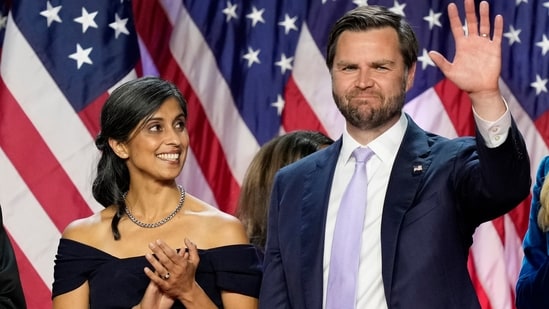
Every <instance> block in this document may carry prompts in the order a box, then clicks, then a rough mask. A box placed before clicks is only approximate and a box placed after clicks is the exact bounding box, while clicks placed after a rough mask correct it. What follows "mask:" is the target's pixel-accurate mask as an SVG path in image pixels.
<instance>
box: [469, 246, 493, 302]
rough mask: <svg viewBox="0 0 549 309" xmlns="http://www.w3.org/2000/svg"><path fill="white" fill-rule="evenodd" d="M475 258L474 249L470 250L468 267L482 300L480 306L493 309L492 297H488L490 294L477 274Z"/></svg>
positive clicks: (478, 295)
mask: <svg viewBox="0 0 549 309" xmlns="http://www.w3.org/2000/svg"><path fill="white" fill-rule="evenodd" d="M474 260H475V257H474V255H473V251H469V259H468V261H467V268H468V269H469V275H470V276H471V281H473V286H474V288H475V291H476V292H477V297H478V300H479V302H480V307H481V308H482V309H492V305H491V304H490V299H489V298H488V294H486V291H485V290H484V287H483V286H482V282H480V280H479V278H478V276H477V271H476V269H475V264H474Z"/></svg>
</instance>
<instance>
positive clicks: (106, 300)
mask: <svg viewBox="0 0 549 309" xmlns="http://www.w3.org/2000/svg"><path fill="white" fill-rule="evenodd" d="M95 143H96V145H97V148H98V149H99V150H100V151H101V158H100V160H99V163H98V166H97V177H96V178H95V181H94V183H93V188H92V189H93V195H94V197H95V199H96V200H97V201H99V203H100V204H102V205H103V206H105V209H104V210H102V211H100V212H99V213H96V214H94V215H92V216H90V217H88V218H84V219H79V220H76V221H74V222H72V223H71V224H70V225H69V226H68V227H67V228H66V229H65V231H64V232H63V236H62V238H61V240H60V243H59V247H58V251H57V255H56V260H55V269H54V283H53V289H52V297H53V307H54V308H56V309H59V308H70V309H79V308H92V309H93V308H141V309H148V308H155V309H161V308H189V309H190V308H201V309H204V308H221V307H222V308H239V309H240V308H257V304H258V300H257V297H258V295H259V288H260V282H261V274H262V269H261V261H260V256H261V255H260V254H261V253H260V252H259V251H258V250H257V249H256V248H255V247H254V246H253V245H251V244H250V243H249V240H248V237H247V236H246V231H245V230H244V227H243V225H242V224H241V223H240V221H239V220H238V219H236V218H235V217H233V216H230V215H229V214H226V213H223V212H222V211H221V210H219V209H217V208H215V207H213V206H210V205H208V204H206V203H205V202H203V201H201V200H199V199H198V198H196V197H194V196H192V195H190V194H189V193H187V192H186V191H185V189H184V188H183V187H182V186H180V185H178V184H177V183H176V177H177V176H178V175H179V173H180V172H181V169H182V168H183V166H184V163H185V159H186V156H187V151H188V146H189V135H188V132H187V103H186V101H185V99H184V98H183V96H182V95H181V93H180V91H179V90H178V89H177V88H176V87H175V85H173V84H171V83H169V82H167V81H164V80H162V79H159V78H156V77H143V78H139V79H135V80H132V81H129V82H126V83H124V84H123V85H121V86H120V87H118V88H117V89H116V90H114V91H113V92H112V94H111V95H110V96H109V98H108V99H107V101H106V103H105V105H104V106H103V109H102V111H101V132H100V133H99V135H98V136H97V138H96V141H95Z"/></svg>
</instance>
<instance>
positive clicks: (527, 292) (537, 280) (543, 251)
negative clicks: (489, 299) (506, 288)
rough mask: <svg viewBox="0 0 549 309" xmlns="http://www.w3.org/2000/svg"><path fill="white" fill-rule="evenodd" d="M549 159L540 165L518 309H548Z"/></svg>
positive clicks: (518, 286) (533, 197)
mask: <svg viewBox="0 0 549 309" xmlns="http://www.w3.org/2000/svg"><path fill="white" fill-rule="evenodd" d="M548 173H549V156H546V157H545V158H543V160H542V161H541V163H540V165H539V167H538V171H537V173H536V182H535V184H534V188H533V190H532V204H531V207H530V221H529V222H528V230H527V231H526V235H525V236H524V241H523V244H522V247H523V250H524V258H523V260H522V268H521V269H520V275H519V279H518V282H517V288H516V290H517V291H516V305H517V308H518V309H536V308H540V309H542V308H543V309H546V308H549V297H547V294H546V293H547V291H549V246H548V244H549V238H548V235H547V232H548V231H549V177H547V174H548Z"/></svg>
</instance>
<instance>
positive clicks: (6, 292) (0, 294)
mask: <svg viewBox="0 0 549 309" xmlns="http://www.w3.org/2000/svg"><path fill="white" fill-rule="evenodd" d="M0 308H2V309H25V308H27V304H26V302H25V295H24V294H23V288H22V286H21V279H20V278H19V269H18V267H17V261H16V259H15V253H14V252H13V247H12V245H11V242H10V239H9V238H8V234H7V233H6V230H5V229H4V222H3V217H2V207H0Z"/></svg>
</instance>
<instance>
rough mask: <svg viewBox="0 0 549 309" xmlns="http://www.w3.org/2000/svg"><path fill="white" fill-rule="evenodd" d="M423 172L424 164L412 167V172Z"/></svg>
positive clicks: (417, 173) (416, 173) (415, 173)
mask: <svg viewBox="0 0 549 309" xmlns="http://www.w3.org/2000/svg"><path fill="white" fill-rule="evenodd" d="M421 172H423V165H421V164H414V166H413V168H412V174H414V175H419V174H421Z"/></svg>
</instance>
